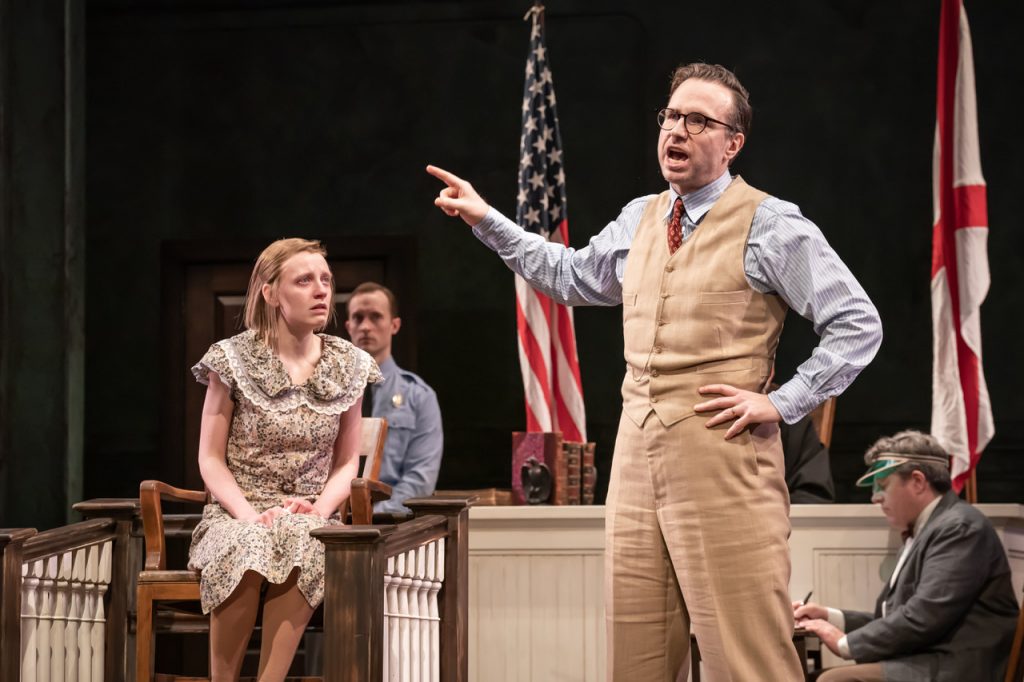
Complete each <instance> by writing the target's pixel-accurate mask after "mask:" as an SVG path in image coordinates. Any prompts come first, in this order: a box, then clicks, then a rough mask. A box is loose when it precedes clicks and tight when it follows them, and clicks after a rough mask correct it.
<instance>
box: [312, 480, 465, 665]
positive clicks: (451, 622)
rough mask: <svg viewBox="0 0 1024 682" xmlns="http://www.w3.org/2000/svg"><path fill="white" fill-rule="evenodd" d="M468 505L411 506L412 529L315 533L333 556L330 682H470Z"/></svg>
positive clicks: (430, 501) (431, 502) (429, 502)
mask: <svg viewBox="0 0 1024 682" xmlns="http://www.w3.org/2000/svg"><path fill="white" fill-rule="evenodd" d="M470 503H471V500H452V499H440V498H420V499H415V500H407V501H406V502H405V504H406V506H408V507H409V508H410V509H412V510H413V513H414V514H415V515H416V517H415V518H414V519H413V520H411V521H406V522H405V523H401V524H398V525H384V526H350V527H329V528H321V529H319V530H316V531H313V535H314V536H316V537H318V538H319V539H320V540H321V541H322V542H323V543H324V545H325V547H326V548H327V584H326V588H325V597H324V640H325V641H324V652H325V655H324V680H326V681H331V682H333V681H339V682H340V681H343V680H346V681H347V680H365V681H367V682H376V681H378V680H384V679H388V680H400V681H402V682H405V681H407V680H421V681H423V682H430V681H433V680H441V681H443V682H464V681H465V680H467V679H468V677H469V659H468V646H469V608H468V605H469V602H468V586H469V578H468V572H469V554H468V539H469V538H468V533H469V505H470ZM335 576H337V577H338V578H337V579H336V578H335ZM354 585H359V586H361V587H362V589H353V586H354ZM385 675H386V677H385Z"/></svg>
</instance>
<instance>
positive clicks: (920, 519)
mask: <svg viewBox="0 0 1024 682" xmlns="http://www.w3.org/2000/svg"><path fill="white" fill-rule="evenodd" d="M941 499H942V495H936V496H935V499H934V500H932V501H931V502H929V503H928V505H927V506H926V507H925V508H924V509H922V510H921V513H920V514H918V515H917V520H916V521H914V537H915V538H916V537H917V536H918V535H920V534H921V529H922V528H924V524H926V523H928V519H930V518H931V517H932V512H933V511H935V508H936V507H937V506H939V500H941Z"/></svg>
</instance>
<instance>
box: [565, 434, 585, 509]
mask: <svg viewBox="0 0 1024 682" xmlns="http://www.w3.org/2000/svg"><path fill="white" fill-rule="evenodd" d="M582 445H583V444H582V443H565V468H566V486H567V488H568V490H567V494H566V497H567V504H579V503H580V458H581V456H582V451H583V449H582Z"/></svg>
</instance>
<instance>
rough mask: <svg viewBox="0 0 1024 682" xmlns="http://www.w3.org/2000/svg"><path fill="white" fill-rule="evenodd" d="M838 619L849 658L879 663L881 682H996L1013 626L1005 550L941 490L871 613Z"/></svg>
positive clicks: (972, 513) (982, 522)
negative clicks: (891, 582) (842, 625)
mask: <svg viewBox="0 0 1024 682" xmlns="http://www.w3.org/2000/svg"><path fill="white" fill-rule="evenodd" d="M883 602H885V604H886V615H885V617H884V618H883V617H882V603H883ZM843 615H844V616H845V617H846V632H847V638H846V642H847V644H848V645H849V647H850V653H851V654H852V655H853V657H854V659H855V660H856V661H857V662H858V663H869V662H873V661H881V662H882V672H883V674H884V676H885V679H886V682H902V681H904V680H906V681H907V682H919V681H921V680H935V681H941V682H946V681H948V682H962V681H964V680H971V681H972V682H983V681H985V680H992V681H993V682H999V681H1001V680H1002V679H1003V674H1004V672H1005V669H1006V662H1007V657H1008V655H1009V650H1010V645H1011V643H1012V640H1013V633H1014V629H1015V627H1016V625H1017V599H1016V597H1015V596H1014V593H1013V586H1012V584H1011V582H1010V566H1009V564H1008V563H1007V561H1006V552H1005V551H1004V550H1003V545H1002V543H1001V542H1000V541H999V537H998V536H997V535H996V532H995V529H993V528H992V524H990V523H989V522H988V519H986V518H985V516H984V515H983V514H982V513H981V512H979V511H978V510H977V509H975V508H974V507H972V506H971V505H969V504H967V503H966V502H964V501H962V500H960V498H958V497H957V496H956V495H955V494H954V493H952V492H947V493H945V494H944V495H943V496H942V498H941V499H940V500H939V503H938V506H936V507H935V511H934V512H932V515H931V517H930V518H929V519H928V522H927V523H926V524H925V526H924V528H922V529H921V533H920V535H918V537H916V538H915V539H914V543H913V545H912V546H911V549H910V553H909V554H908V555H907V558H906V560H905V561H904V562H903V567H902V568H901V569H900V574H899V576H898V577H897V579H896V584H895V585H894V586H893V587H892V588H890V587H889V585H888V581H886V585H885V587H884V588H883V589H882V594H881V595H879V597H878V602H877V604H876V605H875V613H874V614H873V615H872V614H870V613H864V612H860V611H843Z"/></svg>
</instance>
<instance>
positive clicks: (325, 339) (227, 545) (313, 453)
mask: <svg viewBox="0 0 1024 682" xmlns="http://www.w3.org/2000/svg"><path fill="white" fill-rule="evenodd" d="M319 337H320V339H321V341H322V344H323V350H322V352H321V356H320V360H319V362H318V363H317V365H316V367H315V368H314V370H313V374H312V375H311V376H310V378H309V379H308V380H307V381H306V382H305V383H303V384H302V385H300V386H296V385H294V384H292V381H291V378H290V377H289V376H288V372H287V371H286V370H285V368H284V365H283V364H282V363H281V361H280V360H279V359H278V358H277V356H276V355H274V353H273V351H272V350H271V349H270V348H269V347H268V346H267V345H266V344H264V343H263V342H262V341H260V340H259V339H258V338H257V337H256V334H255V332H253V331H247V332H243V333H242V334H239V335H237V336H233V337H231V338H229V339H224V340H223V341H218V342H217V343H215V344H213V345H212V346H210V350H208V351H207V352H206V355H204V356H203V358H202V359H201V360H200V361H199V363H198V364H196V365H195V366H194V367H193V368H192V373H193V374H194V375H195V377H196V380H197V381H199V382H200V383H202V384H205V385H209V381H210V379H209V374H210V372H216V373H217V376H218V377H219V378H220V380H221V382H222V383H223V384H224V385H225V386H227V388H228V390H229V391H230V394H231V399H232V401H233V402H234V404H235V407H234V414H233V416H232V418H231V429H230V433H229V435H228V443H227V466H228V469H229V470H230V471H231V473H232V475H234V477H235V481H237V482H238V486H239V488H241V490H242V493H243V494H244V495H245V498H246V499H247V500H248V501H249V503H250V504H251V505H252V506H253V508H254V509H255V510H256V511H257V512H263V511H265V510H267V509H269V508H270V507H273V506H275V505H279V504H281V502H282V501H283V500H284V499H285V498H288V497H303V498H306V499H307V500H309V501H311V502H313V501H315V500H316V498H317V496H318V495H320V493H321V492H322V491H323V488H324V485H325V484H326V483H327V476H328V473H329V472H330V467H331V459H332V457H333V453H334V442H335V440H336V438H337V436H338V428H339V424H340V421H341V413H342V412H344V411H346V410H347V409H348V408H350V407H351V406H352V405H353V404H354V403H355V402H356V401H357V400H358V399H359V398H360V397H361V396H362V395H363V390H364V388H365V387H366V384H367V383H376V382H378V381H381V380H382V379H383V377H382V376H381V373H380V370H379V369H378V368H377V364H376V363H375V362H374V361H373V358H371V357H370V355H369V354H367V353H366V352H365V351H362V350H360V349H358V348H356V347H355V346H353V345H352V344H351V343H349V342H348V341H345V340H344V339H340V338H338V337H335V336H328V335H326V334H320V335H319ZM334 523H340V521H339V520H338V519H337V518H332V519H330V520H327V521H324V520H323V519H320V518H318V517H317V516H316V515H309V514H287V515H283V516H279V517H277V518H276V519H274V523H273V525H272V526H271V527H270V528H266V527H264V526H262V525H260V524H257V523H253V522H247V521H240V520H238V519H235V518H234V517H232V516H231V514H229V513H228V512H227V510H226V509H224V508H223V507H221V506H220V504H218V503H217V501H216V500H214V501H213V502H212V503H211V504H208V505H206V507H205V509H204V510H203V518H202V520H201V521H200V522H199V525H198V526H196V529H195V531H194V532H193V534H192V546H191V548H190V550H189V568H191V569H193V570H198V571H200V572H201V577H200V597H201V601H202V607H203V612H204V613H209V612H210V611H211V610H213V609H215V608H216V607H217V606H218V605H219V604H220V603H221V602H223V601H224V600H225V599H226V598H227V597H228V596H229V595H230V594H231V593H232V592H233V591H234V590H235V588H236V587H238V583H239V581H240V580H241V579H242V574H244V573H245V572H246V571H247V570H251V571H256V572H257V573H259V574H261V575H263V576H264V577H265V578H266V579H267V580H268V581H270V582H272V583H278V584H280V583H283V582H284V581H285V580H287V579H288V576H289V574H290V573H291V572H292V570H293V569H294V568H295V567H298V568H299V575H298V587H299V590H300V591H301V592H302V595H303V596H304V597H305V598H306V601H307V602H309V605H310V606H312V607H316V606H317V605H318V604H319V603H320V602H321V601H323V597H324V547H323V545H322V544H321V543H320V541H319V540H316V539H315V538H311V537H310V535H309V532H310V531H311V530H313V529H315V528H320V527H321V526H323V525H325V524H334Z"/></svg>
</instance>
